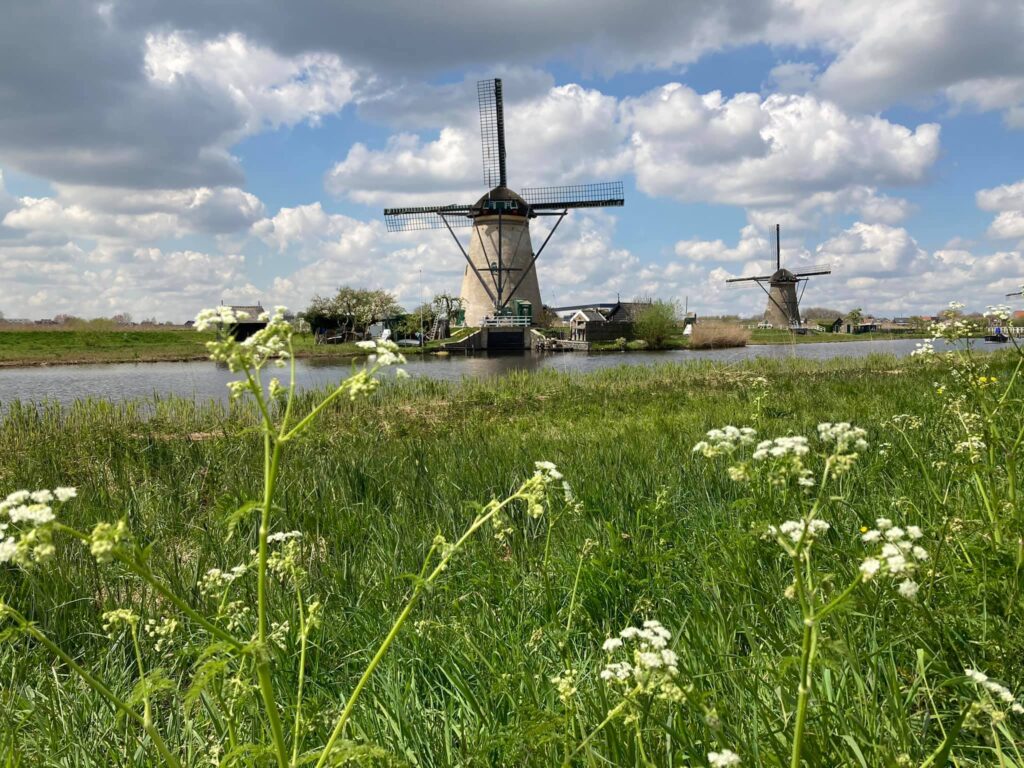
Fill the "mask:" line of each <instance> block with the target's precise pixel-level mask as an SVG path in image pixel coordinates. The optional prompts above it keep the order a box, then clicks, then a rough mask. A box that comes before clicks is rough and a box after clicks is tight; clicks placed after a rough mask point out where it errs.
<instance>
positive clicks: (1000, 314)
mask: <svg viewBox="0 0 1024 768" xmlns="http://www.w3.org/2000/svg"><path fill="white" fill-rule="evenodd" d="M984 316H985V317H987V318H989V319H991V320H994V321H997V322H1000V323H1007V322H1009V321H1010V318H1011V317H1012V316H1013V308H1012V307H1010V306H1009V305H1007V304H996V305H995V306H990V307H989V308H988V309H986V310H985V313H984Z"/></svg>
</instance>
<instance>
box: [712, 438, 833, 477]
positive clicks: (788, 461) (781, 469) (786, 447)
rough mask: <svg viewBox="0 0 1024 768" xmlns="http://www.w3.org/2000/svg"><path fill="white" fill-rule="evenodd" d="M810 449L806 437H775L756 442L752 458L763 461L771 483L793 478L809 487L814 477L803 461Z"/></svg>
mask: <svg viewBox="0 0 1024 768" xmlns="http://www.w3.org/2000/svg"><path fill="white" fill-rule="evenodd" d="M810 450H811V448H810V446H809V445H808V441H807V438H806V437H804V436H802V435H791V436H788V437H776V438H774V439H772V440H762V441H761V442H760V443H758V444H757V447H756V448H755V449H754V455H753V459H754V461H755V462H765V464H766V466H767V467H768V479H769V481H770V482H771V484H772V485H777V486H782V485H786V484H788V483H789V481H790V480H792V479H795V480H796V482H797V485H800V486H803V487H805V488H810V487H812V486H813V485H814V477H813V475H812V473H811V471H810V470H809V469H807V467H805V466H804V461H803V457H804V456H806V455H807V454H808V453H809V452H810ZM731 475H732V473H730V476H731Z"/></svg>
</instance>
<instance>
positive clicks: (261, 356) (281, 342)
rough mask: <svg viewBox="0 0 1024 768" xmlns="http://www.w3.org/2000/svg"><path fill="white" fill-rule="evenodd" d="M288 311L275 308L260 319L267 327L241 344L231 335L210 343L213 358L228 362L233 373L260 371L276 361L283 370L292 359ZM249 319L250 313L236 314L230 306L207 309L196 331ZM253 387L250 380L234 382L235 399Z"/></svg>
mask: <svg viewBox="0 0 1024 768" xmlns="http://www.w3.org/2000/svg"><path fill="white" fill-rule="evenodd" d="M286 311H287V310H286V308H285V307H274V310H273V312H264V313H262V314H261V315H260V316H259V317H258V318H257V319H258V320H259V321H260V322H262V323H266V325H265V326H264V327H263V328H260V330H258V331H256V333H254V334H252V335H251V336H249V337H248V338H246V339H243V340H242V341H238V340H237V339H235V338H234V337H233V336H231V335H230V334H228V335H225V336H223V337H222V338H219V339H217V340H216V341H208V342H207V343H206V348H207V350H209V352H210V359H211V360H214V361H216V362H218V363H224V364H225V365H227V366H228V369H229V370H231V372H232V373H238V372H239V371H258V370H260V369H261V368H262V367H263V366H264V365H266V364H267V363H268V362H273V363H274V365H276V366H277V367H279V368H280V367H283V366H284V365H285V363H286V362H287V360H288V359H289V358H290V357H291V352H290V345H291V334H292V327H291V324H290V323H289V322H288V321H287V320H285V318H284V315H285V312H286ZM248 319H249V316H248V315H247V314H246V313H244V312H238V313H233V312H232V311H231V310H230V308H228V307H218V308H217V309H204V310H203V311H202V312H200V313H199V314H198V315H197V316H196V320H195V328H196V330H197V331H203V330H209V329H211V328H230V327H231V326H232V325H235V324H237V323H238V322H241V321H243V320H248ZM252 386H253V382H251V381H250V380H249V379H248V377H247V378H246V379H244V380H241V381H236V382H231V385H230V389H231V396H232V397H234V398H237V397H240V396H241V395H242V394H243V393H244V392H246V391H247V390H250V389H251V388H252Z"/></svg>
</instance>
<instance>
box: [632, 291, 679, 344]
mask: <svg viewBox="0 0 1024 768" xmlns="http://www.w3.org/2000/svg"><path fill="white" fill-rule="evenodd" d="M676 314H677V311H676V305H675V302H671V301H654V302H651V304H650V305H648V306H647V307H645V308H644V309H642V310H641V311H640V313H639V314H638V315H637V318H636V322H635V324H634V333H635V334H636V337H637V338H638V339H642V340H643V341H645V342H647V346H649V347H651V348H652V349H660V348H661V347H663V346H664V345H665V342H666V341H667V340H668V338H669V337H670V336H674V335H675V334H676V332H677V328H678V325H677V322H676Z"/></svg>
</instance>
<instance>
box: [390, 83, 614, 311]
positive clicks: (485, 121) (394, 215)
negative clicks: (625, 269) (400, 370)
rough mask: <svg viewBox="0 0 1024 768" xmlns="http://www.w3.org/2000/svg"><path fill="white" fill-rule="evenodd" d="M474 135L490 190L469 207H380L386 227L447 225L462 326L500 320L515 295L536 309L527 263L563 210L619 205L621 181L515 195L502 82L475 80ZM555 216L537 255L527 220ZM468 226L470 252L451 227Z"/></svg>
mask: <svg viewBox="0 0 1024 768" xmlns="http://www.w3.org/2000/svg"><path fill="white" fill-rule="evenodd" d="M477 98H478V100H479V104H480V138H481V143H482V145H483V164H484V183H485V184H486V185H487V187H488V189H490V191H489V192H487V193H486V194H485V195H484V196H483V197H481V198H480V199H479V200H477V201H476V202H475V203H473V204H471V205H462V204H453V205H431V206H420V207H416V208H387V209H385V210H384V219H385V221H386V222H387V227H388V231H389V232H399V231H406V230H417V229H447V230H448V231H449V232H450V233H451V236H452V238H453V239H454V240H455V243H456V245H458V247H459V251H461V253H462V255H463V256H464V257H465V259H466V265H467V266H466V271H465V274H464V275H463V278H462V290H461V293H460V296H461V297H462V301H463V307H464V308H465V312H466V324H467V325H485V324H501V323H502V321H503V319H504V318H506V317H507V316H508V315H509V314H510V311H511V308H512V307H513V306H514V304H512V302H514V301H517V300H523V301H528V302H530V304H531V305H532V308H533V311H535V312H539V311H540V309H541V306H542V305H541V300H540V286H539V285H538V283H537V272H536V270H535V269H534V265H535V264H536V263H537V259H538V257H540V255H541V253H542V252H543V251H544V247H545V246H546V245H547V244H548V241H549V240H550V239H551V236H552V235H553V234H554V233H555V230H556V229H558V225H559V224H561V223H562V219H563V218H565V215H566V214H567V213H568V212H569V209H570V208H597V207H602V206H613V205H622V204H623V202H624V200H623V196H622V182H611V183H605V184H577V185H573V186H565V187H534V188H530V189H523V190H521V191H520V192H519V194H516V193H515V192H513V191H512V190H511V189H509V188H508V186H507V185H506V184H507V179H506V176H505V113H504V104H503V101H502V95H501V80H500V79H495V80H481V81H480V82H479V83H477ZM536 216H556V217H557V219H556V221H555V224H554V226H553V227H552V228H551V231H550V232H548V236H547V237H546V238H545V239H544V242H543V243H542V244H541V246H540V249H539V250H538V251H536V252H534V250H533V245H532V244H531V242H530V228H529V221H530V219H532V218H534V217H536ZM470 226H471V227H472V228H473V231H472V233H471V234H470V242H469V251H468V252H467V251H466V249H465V248H464V247H463V245H462V243H461V242H460V241H459V238H458V237H457V236H456V234H455V231H454V230H455V228H456V227H470Z"/></svg>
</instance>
